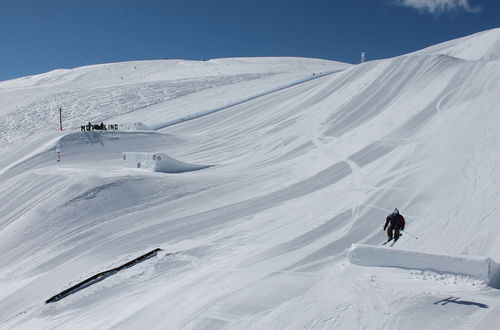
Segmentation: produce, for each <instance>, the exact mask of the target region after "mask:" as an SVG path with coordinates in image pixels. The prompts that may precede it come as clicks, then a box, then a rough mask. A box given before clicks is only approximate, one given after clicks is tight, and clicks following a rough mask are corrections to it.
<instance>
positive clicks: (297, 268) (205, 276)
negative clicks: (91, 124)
mask: <svg viewBox="0 0 500 330" xmlns="http://www.w3.org/2000/svg"><path fill="white" fill-rule="evenodd" d="M485 36H487V37H485ZM499 40H500V36H499V35H498V30H492V31H486V32H484V33H482V34H478V35H475V36H471V37H468V38H464V39H458V40H454V41H451V42H449V43H445V44H442V45H437V46H435V47H434V48H429V49H427V50H423V51H421V52H417V53H413V54H409V55H406V56H400V57H397V58H393V59H386V60H381V61H372V62H367V63H363V64H360V65H356V66H349V65H343V64H340V63H335V62H333V63H331V62H328V61H318V60H307V59H283V61H284V62H283V63H282V64H280V63H281V59H241V60H238V59H232V60H217V61H208V62H199V63H190V64H192V65H193V66H195V67H196V68H197V69H193V71H191V69H189V68H187V67H189V65H188V63H185V62H178V63H170V64H171V65H172V67H173V68H172V70H173V71H176V72H178V75H177V76H176V78H175V79H174V80H175V84H176V86H177V87H172V89H170V87H169V86H167V85H163V83H164V82H165V80H161V79H166V78H165V76H162V73H161V72H156V70H158V71H161V70H160V69H159V68H157V69H155V65H157V64H155V63H153V62H138V63H137V65H136V67H137V69H133V65H134V64H130V63H122V64H113V65H104V66H97V67H91V68H81V69H75V70H70V71H64V72H53V73H49V74H46V76H44V77H40V76H38V77H34V78H31V80H32V81H31V82H27V81H25V80H23V79H21V80H15V81H8V82H3V83H1V84H0V93H2V95H6V97H5V98H1V100H2V101H1V102H3V105H2V107H1V108H2V109H10V110H4V112H2V113H3V114H4V116H5V117H4V120H3V121H2V123H4V125H7V126H4V127H10V128H9V130H8V133H7V134H5V135H4V143H3V145H4V149H3V150H2V151H0V161H1V162H0V165H1V168H0V171H1V172H0V180H1V183H2V184H1V185H0V214H2V216H1V218H0V252H1V254H2V256H3V258H1V259H0V316H1V317H0V319H1V320H2V323H0V326H2V327H4V328H56V327H57V328H59V327H61V328H96V329H97V328H99V329H101V328H162V329H163V328H169V329H177V328H183V329H200V328H201V329H221V328H227V329H241V328H243V329H247V328H255V329H278V328H280V329H281V328H287V329H299V328H300V329H302V328H310V329H400V328H403V327H404V328H407V329H443V328H449V329H471V328H478V329H492V328H494V326H495V325H497V324H499V323H500V317H499V315H500V313H499V311H500V299H499V298H500V292H499V291H498V290H497V289H495V288H493V287H490V286H488V285H486V283H485V282H484V281H483V280H481V279H479V278H475V277H470V276H466V275H460V274H448V273H437V272H431V271H427V270H425V269H422V268H423V267H421V266H420V268H419V269H418V270H406V269H398V268H381V267H380V268H379V267H363V266H359V265H354V264H349V263H348V261H347V258H346V257H347V253H348V251H349V249H350V247H351V244H353V243H360V244H365V245H379V244H380V243H381V242H383V241H384V240H385V234H384V233H383V232H382V225H383V223H384V221H385V217H386V215H387V214H388V213H389V211H390V210H392V209H393V208H394V207H398V208H399V209H400V211H401V212H402V213H403V215H404V216H405V217H406V219H407V227H406V229H407V230H408V233H406V234H404V235H403V236H402V238H401V239H400V240H399V241H398V242H397V243H396V245H395V246H394V248H398V247H399V248H402V249H404V250H406V251H410V252H405V255H406V254H408V256H409V258H411V251H415V253H416V254H417V253H418V255H419V256H424V255H426V254H433V255H465V256H480V257H483V258H485V259H484V260H487V259H486V258H492V259H493V260H495V261H496V262H498V261H500V252H499V251H500V238H499V236H498V235H497V233H498V232H499V230H500V222H499V221H498V219H499V217H500V211H499V209H498V205H499V203H500V200H499V199H500V197H498V196H500V194H499V192H500V191H499V189H498V187H499V186H500V185H499V182H498V180H499V179H498V178H500V170H499V167H498V166H497V164H498V162H499V161H500V156H499V154H498V153H497V152H496V150H498V147H499V144H500V130H499V129H498V128H497V123H498V122H499V120H500V113H499V111H498V104H499V101H500V61H499V60H498V58H497V57H495V56H493V55H494V54H498V52H499V49H498V45H499ZM467 45H473V47H475V48H481V49H475V51H474V55H471V54H472V53H467V54H466V55H464V54H465V53H464V52H463V51H462V50H464V49H467ZM211 62H213V63H211ZM142 65H144V66H146V65H147V66H149V65H151V66H149V68H150V69H148V70H149V71H148V72H150V73H149V74H148V77H150V78H148V79H150V80H147V81H142V82H141V81H140V79H141V78H140V75H138V76H137V77H136V76H134V78H133V79H132V78H131V81H134V82H133V83H131V84H127V83H124V85H123V86H121V85H120V83H117V82H116V80H117V77H120V81H121V80H122V79H121V77H122V76H123V77H124V80H125V77H126V76H127V73H128V72H135V70H139V67H140V66H142ZM280 65H283V66H284V68H283V66H280ZM213 66H215V67H217V68H218V69H219V70H221V72H222V73H221V76H222V77H223V78H221V76H219V75H217V74H214V73H213V71H212V70H213ZM222 67H224V69H222ZM86 70H90V71H91V74H89V75H88V76H85V75H83V77H84V78H82V75H81V73H82V72H85V71H86ZM106 70H108V71H109V72H106ZM196 70H199V72H198V73H196V72H194V71H196ZM184 71H185V72H186V73H185V76H186V77H188V76H190V75H191V78H189V79H193V80H192V81H191V80H189V79H188V80H186V81H181V79H182V76H183V72H184ZM325 72H334V73H331V74H327V75H322V74H321V73H325ZM313 73H314V74H315V75H314V76H312V74H313ZM239 75H244V77H243V78H242V79H241V80H238V79H239V78H238V79H236V80H237V81H235V80H234V79H235V77H240V76H239ZM48 77H51V78H50V79H47V78H48ZM56 77H57V78H56ZM109 77H115V78H114V80H113V79H111V78H109ZM154 77H160V78H161V79H160V78H159V80H158V81H161V82H162V83H161V84H159V85H156V88H157V89H156V91H157V92H155V93H157V94H161V95H167V94H168V95H174V96H175V97H173V98H169V97H167V96H161V97H159V96H155V97H154V98H153V99H154V102H153V101H144V95H143V94H141V93H140V91H141V90H147V91H148V93H149V92H150V91H151V87H150V84H151V82H152V81H153V79H156V78H154ZM108 78H109V79H110V80H108ZM205 78H206V80H205ZM219 78H221V79H222V80H220V79H219ZM240 78H241V77H240ZM311 78H313V79H311ZM26 80H30V79H26ZM297 82H300V83H297ZM191 83H192V84H193V85H194V87H193V86H191V85H192V84H191ZM79 84H82V85H79ZM113 84H116V85H113ZM155 84H158V83H157V82H155ZM200 84H201V85H203V86H204V87H203V88H198V87H196V86H200ZM83 85H84V86H83ZM78 86H83V87H82V88H80V87H78ZM110 86H111V87H110ZM131 86H134V88H133V89H131ZM148 86H149V87H148ZM242 86H244V88H243V87H242ZM286 86H288V88H283V87H286ZM191 87H192V88H193V89H189V88H191ZM110 88H111V90H110ZM114 88H116V89H114ZM141 88H142V89H141ZM186 89H188V92H187V93H185V90H186ZM172 90H173V91H177V92H172ZM94 91H95V94H93V92H94ZM271 91H272V92H271ZM31 92H32V93H31ZM169 93H171V94H169ZM146 94H147V93H146ZM153 94H154V93H153ZM157 94H155V95H157ZM148 95H149V94H148ZM56 96H57V100H58V101H57V105H56V104H55V103H54V104H52V103H51V104H50V106H49V105H47V104H49V103H48V102H45V101H43V100H49V99H50V100H52V99H53V97H54V98H55V97H56ZM254 96H259V97H254ZM25 98H26V99H25ZM30 98H31V99H30ZM75 98H80V99H81V100H82V101H81V102H82V103H80V106H79V107H76V106H75V107H73V108H71V111H70V113H71V114H72V117H71V119H68V120H69V121H70V122H71V123H72V124H70V126H72V127H79V125H80V123H81V124H83V123H84V122H86V121H88V120H92V121H94V120H101V119H102V120H104V119H107V121H109V122H114V121H117V122H144V123H145V124H147V125H148V126H150V127H154V126H155V125H157V127H158V129H157V130H156V131H142V132H141V131H130V132H124V131H108V132H95V131H94V132H78V131H67V132H64V133H59V132H49V131H50V129H49V124H48V123H49V122H52V121H54V119H55V118H56V117H55V114H54V115H51V116H52V117H50V116H48V115H47V117H45V116H44V115H46V114H47V113H48V112H49V111H54V109H57V107H58V106H59V104H62V103H64V104H62V106H63V107H64V108H65V109H67V108H69V107H70V105H71V104H73V102H74V100H75ZM228 99H229V101H228ZM124 100H125V101H124ZM240 100H246V101H245V102H238V101H240ZM104 101H105V102H106V104H107V106H102V104H101V103H100V102H104ZM44 102H45V103H44ZM127 102H129V103H128V105H125V104H127ZM229 102H231V103H232V102H234V103H236V104H234V105H233V106H231V107H228V108H224V107H225V106H227V105H228V103H229ZM16 108H22V109H24V110H23V111H24V112H23V113H24V114H29V113H31V111H30V110H32V112H33V113H34V114H35V115H33V117H30V116H29V115H24V116H22V117H15V118H23V120H24V122H23V124H30V125H35V126H36V125H38V122H39V121H41V122H42V123H43V125H42V126H37V127H43V129H42V128H40V129H37V130H29V129H27V128H19V129H15V127H16V125H18V127H21V126H22V127H24V125H20V126H19V124H14V123H12V122H11V121H10V120H11V119H12V118H14V117H12V116H18V115H17V114H15V113H16V112H15V111H14V110H13V109H16ZM210 109H212V110H214V109H222V110H220V111H216V112H213V113H211V114H210V115H205V116H201V117H199V116H191V117H190V115H193V114H197V113H200V111H203V110H210ZM49 117H50V118H49ZM90 117H92V118H90ZM177 118H182V120H181V121H180V123H178V124H176V125H173V126H168V127H165V125H158V123H166V122H168V121H171V120H175V119H177ZM49 119H50V120H49ZM188 119H190V120H188ZM51 120H52V121H51ZM54 123H57V121H54ZM26 126H29V125H26ZM50 127H52V128H51V129H52V130H54V129H55V128H56V127H57V125H54V124H52V126H50ZM161 127H163V128H161ZM35 131H36V132H38V131H41V132H40V133H37V134H34V133H35ZM2 132H6V131H5V130H3V128H2ZM30 135H31V136H30ZM28 136H29V137H28ZM20 141H22V142H20ZM56 148H59V150H61V152H62V161H61V162H60V163H59V164H58V163H57V162H56V161H55V150H56ZM123 152H148V153H164V154H166V155H169V157H172V158H174V159H176V160H179V161H181V162H186V163H192V164H210V165H214V166H211V167H208V168H204V169H200V170H198V171H190V172H184V173H177V174H165V173H155V172H145V171H141V170H135V169H128V168H122V167H121V161H122V159H121V158H122V154H123ZM414 236H416V237H418V239H415V237H414ZM156 247H160V248H162V249H163V250H164V252H163V253H160V254H159V255H158V256H157V257H155V258H153V259H149V260H147V261H145V262H143V263H141V264H139V265H136V266H134V267H131V268H129V269H127V270H125V271H122V272H120V273H117V274H115V275H114V276H112V277H109V278H107V279H105V280H103V281H101V282H99V283H97V284H95V285H93V286H90V287H87V288H85V289H84V290H81V291H79V292H77V293H75V294H73V295H71V296H69V297H67V298H64V299H62V300H60V301H58V302H56V303H51V304H45V303H44V301H45V300H46V299H48V298H49V297H51V296H53V295H54V294H56V293H58V292H60V291H62V290H64V289H66V288H68V287H69V286H71V285H73V284H75V283H77V282H79V281H81V280H84V279H85V278H87V277H89V276H91V275H93V274H96V273H98V272H101V271H103V270H106V269H110V268H112V267H116V266H117V265H120V264H122V263H124V262H126V261H128V260H131V259H134V258H135V257H137V256H139V255H141V254H142V253H144V252H147V251H150V250H152V249H153V248H156ZM366 251H367V250H364V253H365V254H366V253H369V252H366ZM170 253H173V254H170ZM365 258H366V256H365ZM473 258H474V257H471V258H470V259H473ZM480 260H483V259H480ZM432 262H433V263H436V260H435V259H433V261H432ZM405 264H407V263H405ZM410 264H411V263H410ZM381 266H382V265H381ZM433 269H436V268H433Z"/></svg>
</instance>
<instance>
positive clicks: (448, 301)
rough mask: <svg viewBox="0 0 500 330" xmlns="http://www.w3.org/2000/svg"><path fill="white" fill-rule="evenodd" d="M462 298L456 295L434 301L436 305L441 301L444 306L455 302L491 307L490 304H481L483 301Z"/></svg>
mask: <svg viewBox="0 0 500 330" xmlns="http://www.w3.org/2000/svg"><path fill="white" fill-rule="evenodd" d="M459 299H460V298H455V297H449V298H446V299H442V300H439V301H436V302H435V303H434V305H437V304H439V303H441V306H444V305H446V304H448V303H454V304H460V305H469V306H477V307H480V308H490V307H489V306H488V305H485V304H481V303H477V302H473V301H467V300H459Z"/></svg>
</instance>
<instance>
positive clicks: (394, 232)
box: [387, 224, 401, 240]
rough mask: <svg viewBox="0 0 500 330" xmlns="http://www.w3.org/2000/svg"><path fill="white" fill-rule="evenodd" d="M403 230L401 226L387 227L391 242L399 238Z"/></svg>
mask: <svg viewBox="0 0 500 330" xmlns="http://www.w3.org/2000/svg"><path fill="white" fill-rule="evenodd" d="M400 229H401V226H400V225H392V224H390V225H389V227H387V237H388V239H389V240H391V239H392V238H393V237H394V239H396V240H397V239H398V238H399V231H400Z"/></svg>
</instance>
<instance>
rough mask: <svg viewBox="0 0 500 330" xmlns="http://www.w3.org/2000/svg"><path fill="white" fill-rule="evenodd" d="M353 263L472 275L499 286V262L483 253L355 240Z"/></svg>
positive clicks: (491, 284)
mask: <svg viewBox="0 0 500 330" xmlns="http://www.w3.org/2000/svg"><path fill="white" fill-rule="evenodd" d="M348 259H349V262H350V263H351V264H355V265H359V266H369V267H397V268H404V269H418V270H426V271H434V272H437V273H450V274H460V275H466V276H472V277H475V278H478V279H480V280H484V281H485V282H486V283H488V284H489V285H490V286H492V287H496V288H499V287H500V283H499V281H498V280H499V276H500V275H499V274H498V273H499V271H500V268H499V265H498V264H497V263H496V262H494V261H493V260H492V259H491V258H488V257H482V256H464V255H460V256H458V255H456V256H452V255H438V254H429V253H422V252H416V251H409V250H400V249H394V248H390V247H379V246H373V245H364V244H353V245H352V246H351V249H350V250H349V255H348Z"/></svg>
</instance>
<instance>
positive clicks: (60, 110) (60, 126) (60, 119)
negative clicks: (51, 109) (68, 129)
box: [59, 107, 63, 131]
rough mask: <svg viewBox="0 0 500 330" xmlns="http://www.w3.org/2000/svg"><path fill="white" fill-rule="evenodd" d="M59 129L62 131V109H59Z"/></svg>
mask: <svg viewBox="0 0 500 330" xmlns="http://www.w3.org/2000/svg"><path fill="white" fill-rule="evenodd" d="M59 129H60V130H61V131H62V130H63V127H62V107H59Z"/></svg>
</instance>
